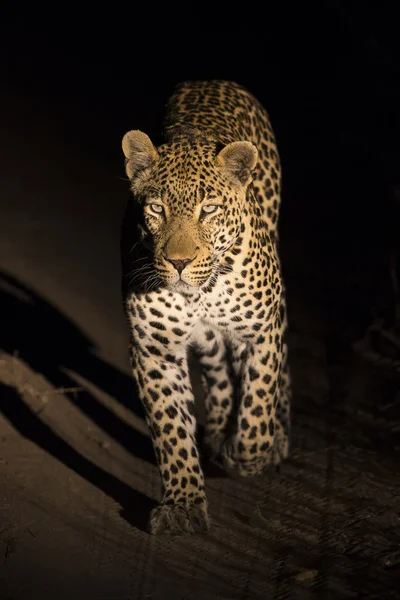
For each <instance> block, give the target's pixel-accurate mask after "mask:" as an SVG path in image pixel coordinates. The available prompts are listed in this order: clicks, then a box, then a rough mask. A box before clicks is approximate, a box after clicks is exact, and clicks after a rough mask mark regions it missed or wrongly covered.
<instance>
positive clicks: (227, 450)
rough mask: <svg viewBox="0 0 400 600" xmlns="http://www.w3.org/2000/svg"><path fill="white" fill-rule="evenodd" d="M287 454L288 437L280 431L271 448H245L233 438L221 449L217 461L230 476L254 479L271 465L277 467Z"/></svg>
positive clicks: (261, 446)
mask: <svg viewBox="0 0 400 600" xmlns="http://www.w3.org/2000/svg"><path fill="white" fill-rule="evenodd" d="M264 444H265V442H264ZM288 452H289V441H288V437H287V436H285V435H284V433H283V431H282V432H279V433H277V435H275V438H274V440H273V445H272V447H271V446H268V447H267V448H263V444H259V447H257V445H256V444H252V446H251V447H250V448H246V447H245V446H244V444H243V443H241V442H240V441H239V442H238V441H237V440H235V439H234V438H233V439H230V440H227V441H226V442H225V443H224V445H223V447H222V451H221V454H220V457H219V461H220V462H221V463H222V465H223V468H224V469H225V471H226V472H227V473H228V474H229V475H231V476H240V477H254V476H255V475H260V474H261V473H263V472H264V471H265V470H266V469H268V467H269V466H270V465H271V464H272V465H278V464H279V463H280V462H281V461H282V460H283V459H284V458H287V456H288Z"/></svg>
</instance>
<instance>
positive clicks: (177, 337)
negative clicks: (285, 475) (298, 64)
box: [122, 81, 290, 534]
mask: <svg viewBox="0 0 400 600" xmlns="http://www.w3.org/2000/svg"><path fill="white" fill-rule="evenodd" d="M164 136H165V142H164V143H163V144H162V145H161V146H159V147H157V148H156V147H154V146H153V144H152V142H151V141H150V139H149V138H148V136H147V135H146V134H144V133H142V132H140V131H130V132H128V133H127V134H126V135H125V136H124V139H123V143H122V146H123V151H124V154H125V158H126V172H127V175H128V177H129V179H130V183H131V190H132V194H133V200H132V203H133V213H134V218H133V219H132V221H131V222H130V223H129V224H128V225H129V227H130V228H131V230H132V231H134V233H135V236H136V237H135V242H134V244H133V246H132V248H131V251H130V270H129V272H128V273H127V274H126V276H127V281H128V284H129V285H128V289H127V293H126V298H125V309H126V314H127V318H128V321H129V324H130V330H131V346H130V352H131V362H132V368H133V375H134V378H135V380H136V382H137V386H138V389H139V393H140V398H141V401H142V402H143V405H144V408H145V413H146V418H147V422H148V426H149V430H150V432H151V436H152V440H153V445H154V449H155V454H156V457H157V461H158V464H159V468H160V473H161V477H162V482H163V489H164V495H163V498H162V501H161V503H160V505H159V506H158V507H157V508H156V509H155V510H154V511H153V513H152V515H151V518H150V530H151V531H152V532H153V533H162V532H167V533H174V534H175V533H182V532H188V533H193V532H196V531H202V530H206V529H208V527H209V517H208V509H207V501H206V496H205V489H204V477H203V473H202V469H201V466H200V461H199V451H198V448H197V446H196V442H195V428H196V423H195V418H194V411H193V406H194V397H193V392H192V388H191V384H190V379H189V370H188V363H187V354H188V349H189V347H190V346H194V347H195V348H196V349H197V352H198V353H199V361H200V365H201V368H202V372H203V380H204V383H205V389H206V433H205V447H206V450H207V451H208V452H209V454H210V455H211V458H212V459H214V460H215V461H218V462H219V463H220V464H222V465H223V466H224V467H225V468H226V469H227V470H228V471H229V472H232V473H236V474H239V475H243V476H251V475H256V474H259V473H261V472H262V471H263V470H264V468H265V467H266V466H268V465H269V464H270V463H275V464H276V463H278V462H279V461H280V460H281V459H282V458H284V457H286V456H287V454H288V434H289V413H290V377H289V371H288V365H287V347H286V342H285V330H286V310H285V300H284V289H283V283H282V276H281V270H280V265H279V259H278V254H277V222H278V211H279V203H280V180H281V174H280V162H279V156H278V151H277V147H276V143H275V139H274V134H273V130H272V128H271V124H270V121H269V118H268V114H267V113H266V111H265V110H264V108H263V107H262V106H261V105H260V103H259V102H258V101H257V100H256V99H255V98H254V97H253V96H252V95H251V94H249V93H248V92H247V91H246V90H245V89H243V88H242V87H241V86H239V85H237V84H236V83H232V82H227V81H208V82H207V81H206V82H186V83H183V84H182V85H180V86H179V87H178V88H177V90H176V92H175V93H174V95H173V96H172V98H171V100H170V102H169V104H168V106H167V117H166V122H165V132H164Z"/></svg>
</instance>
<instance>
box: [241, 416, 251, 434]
mask: <svg viewBox="0 0 400 600" xmlns="http://www.w3.org/2000/svg"><path fill="white" fill-rule="evenodd" d="M249 427H250V425H249V422H248V420H247V419H242V420H241V421H240V428H241V429H243V430H244V431H246V429H248V428H249Z"/></svg>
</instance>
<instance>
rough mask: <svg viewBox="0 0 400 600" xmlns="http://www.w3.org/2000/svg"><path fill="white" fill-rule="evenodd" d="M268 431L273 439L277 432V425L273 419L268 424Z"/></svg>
mask: <svg viewBox="0 0 400 600" xmlns="http://www.w3.org/2000/svg"><path fill="white" fill-rule="evenodd" d="M268 431H269V435H270V436H271V437H273V435H274V432H275V423H274V420H273V419H270V420H269V423H268Z"/></svg>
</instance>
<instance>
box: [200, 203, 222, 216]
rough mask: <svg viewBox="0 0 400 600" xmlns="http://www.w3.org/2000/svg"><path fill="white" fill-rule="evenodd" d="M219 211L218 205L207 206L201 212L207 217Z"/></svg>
mask: <svg viewBox="0 0 400 600" xmlns="http://www.w3.org/2000/svg"><path fill="white" fill-rule="evenodd" d="M218 209H219V206H218V205H217V204H206V205H205V206H203V207H202V209H201V210H202V212H203V213H205V214H206V215H212V214H213V213H215V212H217V210H218Z"/></svg>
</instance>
